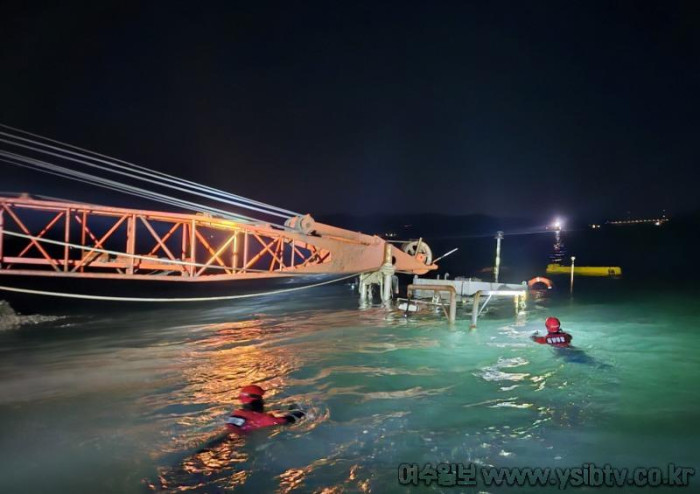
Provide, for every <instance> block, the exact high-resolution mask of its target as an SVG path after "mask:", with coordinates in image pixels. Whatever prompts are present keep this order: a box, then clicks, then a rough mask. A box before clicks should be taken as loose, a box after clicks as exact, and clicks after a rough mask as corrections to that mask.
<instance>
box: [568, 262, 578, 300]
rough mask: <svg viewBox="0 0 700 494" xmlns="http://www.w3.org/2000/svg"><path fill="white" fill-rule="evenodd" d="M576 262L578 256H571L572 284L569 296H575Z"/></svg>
mask: <svg viewBox="0 0 700 494" xmlns="http://www.w3.org/2000/svg"><path fill="white" fill-rule="evenodd" d="M574 261H576V256H571V283H570V284H569V295H573V294H574Z"/></svg>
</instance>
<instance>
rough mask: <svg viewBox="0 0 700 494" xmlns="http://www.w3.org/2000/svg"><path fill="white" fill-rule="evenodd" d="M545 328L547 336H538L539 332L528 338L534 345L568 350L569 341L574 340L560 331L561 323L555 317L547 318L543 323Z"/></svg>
mask: <svg viewBox="0 0 700 494" xmlns="http://www.w3.org/2000/svg"><path fill="white" fill-rule="evenodd" d="M544 325H545V327H546V328H547V334H546V335H544V336H540V335H539V332H535V333H534V334H533V335H532V336H531V337H530V338H531V339H532V341H534V342H535V343H540V344H542V345H551V346H555V347H559V348H568V347H569V346H570V344H571V340H572V339H573V338H574V337H573V336H571V335H570V334H569V333H567V332H565V331H562V330H561V322H560V321H559V319H557V318H556V317H548V318H547V320H546V321H545V322H544Z"/></svg>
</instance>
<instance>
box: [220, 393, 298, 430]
mask: <svg viewBox="0 0 700 494" xmlns="http://www.w3.org/2000/svg"><path fill="white" fill-rule="evenodd" d="M264 394H265V390H264V389H262V388H261V387H260V386H256V385H255V384H251V385H248V386H245V387H243V388H241V391H240V392H239V394H238V399H239V400H240V401H241V403H242V404H243V406H241V408H239V409H236V410H234V411H233V413H231V415H230V416H229V417H228V418H227V419H226V425H227V427H228V428H229V429H230V430H231V431H233V432H235V433H238V434H240V433H243V432H249V431H253V430H256V429H262V428H263V427H270V426H273V425H282V424H293V423H294V422H297V421H298V420H300V419H301V418H302V417H303V416H304V412H303V411H302V410H299V407H297V406H294V405H293V406H290V407H289V410H288V411H287V412H285V413H284V414H273V413H267V412H265V402H264V400H263V395H264Z"/></svg>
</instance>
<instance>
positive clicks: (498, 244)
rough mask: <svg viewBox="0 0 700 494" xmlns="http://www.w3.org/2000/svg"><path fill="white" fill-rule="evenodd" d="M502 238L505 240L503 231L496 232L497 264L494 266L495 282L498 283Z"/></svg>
mask: <svg viewBox="0 0 700 494" xmlns="http://www.w3.org/2000/svg"><path fill="white" fill-rule="evenodd" d="M501 240H503V232H500V231H499V232H497V233H496V264H495V266H494V267H493V282H494V283H498V271H499V270H500V267H501Z"/></svg>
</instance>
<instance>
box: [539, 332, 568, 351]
mask: <svg viewBox="0 0 700 494" xmlns="http://www.w3.org/2000/svg"><path fill="white" fill-rule="evenodd" d="M572 339H573V337H572V336H571V335H570V334H569V333H565V332H564V331H559V332H557V333H547V336H545V337H544V340H545V342H546V343H547V344H548V345H552V346H558V347H567V346H569V343H571V340H572Z"/></svg>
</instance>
